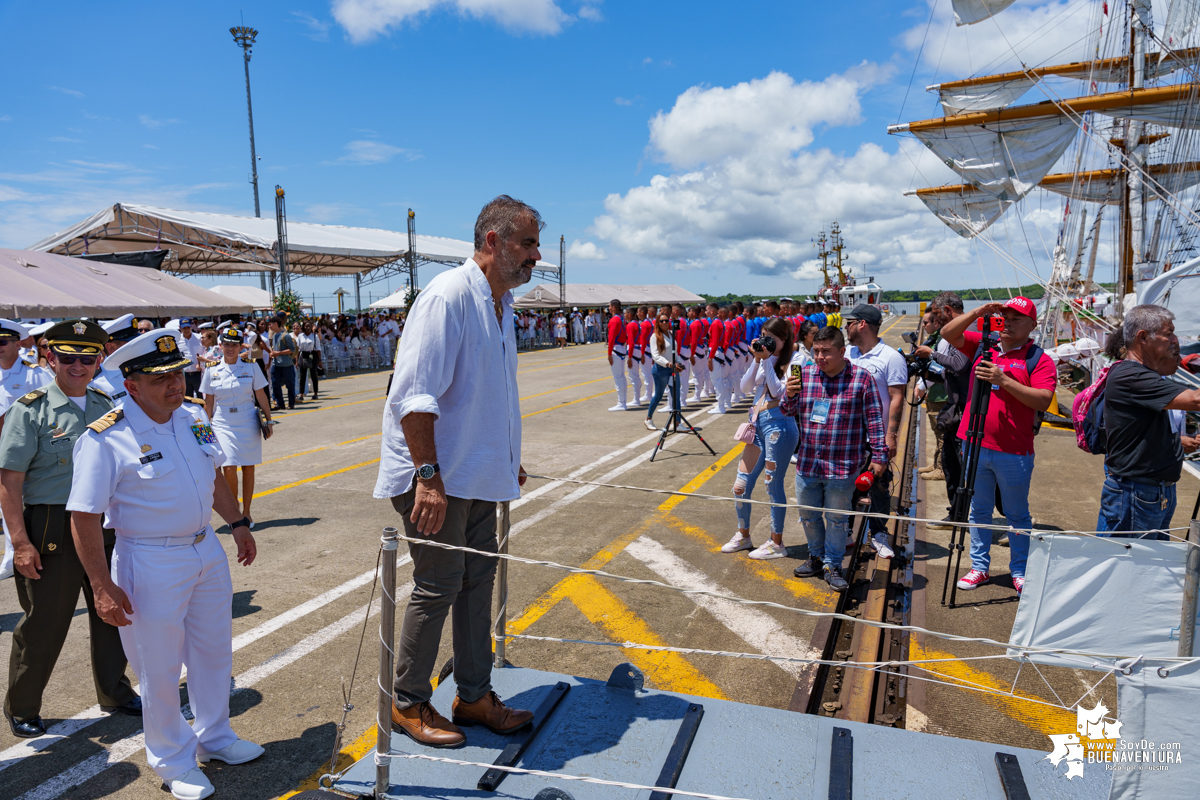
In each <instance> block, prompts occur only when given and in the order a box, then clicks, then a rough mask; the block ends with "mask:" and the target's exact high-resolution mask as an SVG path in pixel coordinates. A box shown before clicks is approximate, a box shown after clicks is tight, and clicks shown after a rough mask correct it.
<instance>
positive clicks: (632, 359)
mask: <svg viewBox="0 0 1200 800" xmlns="http://www.w3.org/2000/svg"><path fill="white" fill-rule="evenodd" d="M633 314H634V312H633V306H630V307H629V308H626V309H625V341H626V342H628V343H629V357H628V359H627V360H626V361H625V366H626V368H627V369H628V370H629V382H630V383H632V384H633V405H635V406H636V405H638V404H639V403H641V402H642V346H641V341H642V326H641V325H639V324H638V321H637V319H636V318H635V317H634V315H633Z"/></svg>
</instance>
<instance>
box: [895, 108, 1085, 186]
mask: <svg viewBox="0 0 1200 800" xmlns="http://www.w3.org/2000/svg"><path fill="white" fill-rule="evenodd" d="M1078 130H1079V129H1078V127H1076V125H1075V123H1074V122H1072V121H1070V120H1068V119H1066V118H1064V117H1050V118H1045V117H1041V118H1034V119H1021V120H1014V121H1011V122H997V123H989V124H988V125H987V127H982V126H979V125H969V126H964V127H947V128H934V129H930V130H916V131H913V135H914V136H916V137H917V138H918V139H920V140H921V142H923V143H924V144H925V146H926V147H928V148H929V149H930V150H932V151H933V152H934V153H935V154H937V157H938V158H940V159H941V160H942V161H943V162H945V164H946V165H947V166H948V167H950V169H952V170H954V171H955V172H956V173H957V174H958V175H960V176H961V177H962V179H963V180H964V181H966V182H967V183H971V184H974V185H976V186H978V187H980V188H981V189H984V190H985V191H987V192H988V193H990V194H992V195H993V196H994V197H996V198H997V199H1000V200H1014V201H1015V200H1019V199H1021V198H1022V197H1023V196H1024V195H1025V194H1026V193H1028V192H1029V190H1030V189H1032V188H1033V187H1034V186H1036V185H1037V183H1038V181H1040V180H1041V179H1042V178H1044V177H1046V175H1047V174H1048V173H1049V172H1050V169H1051V168H1052V167H1053V166H1054V163H1055V162H1056V161H1058V158H1059V156H1061V155H1062V154H1063V152H1064V151H1065V150H1066V149H1067V147H1068V146H1069V145H1070V144H1071V140H1072V139H1074V138H1075V133H1076V131H1078Z"/></svg>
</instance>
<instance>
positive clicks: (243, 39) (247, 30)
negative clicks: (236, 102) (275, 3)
mask: <svg viewBox="0 0 1200 800" xmlns="http://www.w3.org/2000/svg"><path fill="white" fill-rule="evenodd" d="M229 32H230V33H232V34H233V41H234V42H235V43H236V44H237V45H238V46H239V47H241V48H242V58H243V63H244V66H245V67H246V114H247V116H249V118H250V183H251V184H252V185H253V186H254V216H256V217H261V216H262V214H261V212H260V210H259V205H258V157H257V156H256V155H255V153H254V105H253V104H252V103H251V102H250V50H251V48H253V47H254V39H255V37H257V36H258V31H256V30H254V28H251V27H248V26H246V25H238V26H237V27H236V28H230V29H229ZM258 278H259V281H260V283H261V285H262V288H263V289H266V288H267V276H266V274H265V273H259V276H258ZM271 283H272V284H274V283H275V281H274V279H273V278H272V280H271Z"/></svg>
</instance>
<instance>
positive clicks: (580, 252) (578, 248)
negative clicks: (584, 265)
mask: <svg viewBox="0 0 1200 800" xmlns="http://www.w3.org/2000/svg"><path fill="white" fill-rule="evenodd" d="M606 258H608V254H607V253H605V252H604V251H603V250H602V249H600V248H599V247H597V246H596V243H595V242H581V241H579V240H578V239H576V240H575V241H573V242H571V246H570V247H568V248H567V261H568V262H570V261H571V260H572V259H578V260H580V261H603V260H604V259H606Z"/></svg>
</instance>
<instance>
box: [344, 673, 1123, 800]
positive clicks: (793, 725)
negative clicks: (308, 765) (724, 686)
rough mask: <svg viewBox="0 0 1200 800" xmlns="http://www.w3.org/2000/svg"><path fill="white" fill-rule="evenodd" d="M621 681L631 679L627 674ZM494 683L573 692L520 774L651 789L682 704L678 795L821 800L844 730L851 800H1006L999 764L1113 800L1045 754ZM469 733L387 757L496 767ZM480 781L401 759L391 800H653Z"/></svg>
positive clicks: (665, 698)
mask: <svg viewBox="0 0 1200 800" xmlns="http://www.w3.org/2000/svg"><path fill="white" fill-rule="evenodd" d="M621 669H622V668H620V667H618V670H617V671H618V672H620V671H621ZM614 675H617V673H614ZM622 677H624V678H626V679H628V678H629V675H628V672H626V673H625V674H624V675H623V676H622ZM492 681H493V685H494V688H495V690H496V692H497V693H498V694H499V695H500V697H501V698H503V699H504V701H505V702H506V703H509V704H511V705H515V706H517V707H519V708H534V707H535V706H536V705H537V704H538V702H539V701H540V700H541V699H542V698H543V697H544V696H545V695H546V693H547V692H549V690H550V689H551V688H552V687H553V686H554V685H555V684H556V683H557V682H558V681H563V682H565V683H567V684H569V685H570V686H571V689H570V691H568V692H567V694H566V697H564V698H563V700H562V701H561V702H560V703H559V705H558V706H557V707H556V708H555V709H554V711H553V712H552V713H551V714H550V718H549V719H548V720H547V721H546V723H545V725H544V727H543V728H542V729H541V730H540V731H539V732H538V734H537V736H536V737H535V738H534V740H533V742H532V743H531V744H530V745H529V749H528V750H527V751H526V752H525V754H524V756H523V757H522V758H521V759H520V761H518V762H517V764H516V765H515V766H518V767H522V768H525V769H538V770H547V771H557V772H562V773H565V774H569V775H579V776H588V777H594V778H602V779H605V780H617V781H623V782H627V783H637V784H642V785H645V786H653V785H655V784H656V781H657V779H658V777H659V773H660V771H661V770H662V766H663V763H664V762H665V761H666V759H667V755H668V752H669V751H670V749H671V746H672V743H673V741H674V739H675V735H676V732H677V731H678V729H679V726H680V722H681V721H682V720H683V717H684V714H685V712H686V710H687V708H688V706H689V704H691V703H699V704H701V705H703V707H704V717H703V719H702V721H701V722H700V727H699V732H698V733H697V735H696V738H695V740H694V742H693V744H692V748H691V752H690V754H689V755H688V757H687V761H686V763H685V764H684V767H683V771H682V773H681V775H680V778H679V781H678V783H677V784H676V786H677V788H679V789H686V790H691V791H696V792H705V793H708V794H716V795H724V796H727V797H736V798H751V799H752V800H827V799H828V798H829V797H830V796H831V795H830V791H829V782H830V772H831V768H830V751H831V742H832V739H833V735H834V728H844V729H849V730H850V732H851V736H852V738H853V769H852V775H853V777H852V788H853V797H855V798H872V800H874V799H876V798H895V799H896V800H899V799H900V798H911V799H912V800H941V799H942V798H945V799H946V800H950V798H955V799H956V800H957V799H958V798H970V800H1005V793H1004V789H1003V787H1002V785H1001V781H1000V777H999V774H998V772H997V768H996V765H995V756H996V753H997V752H998V751H999V752H1005V753H1010V754H1012V755H1014V756H1016V758H1017V761H1018V762H1019V764H1020V768H1021V771H1022V773H1023V775H1024V779H1025V783H1026V786H1027V787H1028V789H1029V794H1030V796H1031V797H1032V798H1036V799H1038V800H1042V799H1043V798H1054V799H1055V800H1104V799H1105V798H1107V797H1108V790H1109V773H1107V772H1105V771H1104V769H1103V767H1102V766H1099V765H1089V767H1088V768H1087V769H1085V771H1084V772H1085V774H1084V776H1083V778H1081V779H1080V778H1076V779H1074V780H1071V781H1068V780H1066V779H1065V778H1063V777H1062V776H1061V775H1060V774H1058V773H1060V772H1061V771H1062V770H1061V769H1059V770H1057V771H1056V770H1055V769H1054V768H1052V767H1051V766H1050V763H1049V762H1048V761H1042V760H1041V759H1043V757H1044V756H1045V755H1046V754H1045V753H1042V752H1038V751H1035V750H1022V749H1017V748H1010V747H1001V746H998V745H994V744H989V743H985V742H976V741H970V740H965V739H952V738H949V737H944V736H935V735H931V734H925V733H913V732H910V731H905V730H899V729H896V728H887V727H883V726H879V725H866V724H861V723H854V722H849V723H848V722H842V721H840V720H833V719H826V718H823V717H815V716H810V715H807V714H797V713H794V712H791V711H782V710H778V709H773V708H761V707H758V706H751V705H745V704H742V703H734V702H730V701H727V700H713V699H710V698H700V697H690V696H688V695H681V694H675V693H672V692H660V691H656V690H642V691H632V690H630V689H626V688H616V687H614V686H610V685H607V684H605V683H604V682H601V681H594V680H587V679H583V678H576V677H573V676H569V675H558V674H555V673H550V672H540V671H538V670H531V669H521V668H516V667H508V668H505V669H497V670H494V671H493V673H492ZM453 698H454V685H453V681H452V680H450V679H448V680H447V681H445V682H444V683H443V684H441V685H440V686H438V689H437V691H436V692H435V693H434V696H433V703H434V705H435V706H436V707H437V708H438V710H439V711H441V712H442V713H444V714H446V715H447V716H448V715H449V711H450V703H451V701H452V700H453ZM535 722H536V721H535ZM465 730H466V732H467V745H466V746H464V747H461V748H458V749H453V750H437V749H432V748H424V747H421V746H419V745H417V744H416V743H415V742H413V741H412V740H411V739H409V738H408V737H406V736H403V735H400V734H393V735H392V750H393V752H405V753H425V754H428V755H433V756H442V757H446V758H454V759H460V760H463V761H475V762H480V763H486V764H490V763H492V762H493V761H494V760H495V759H496V757H497V756H498V755H499V754H500V752H501V751H502V750H503V749H504V746H505V745H506V744H507V742H508V740H509V738H510V737H505V736H499V735H497V734H493V733H491V732H490V731H488V730H486V729H484V728H478V727H473V728H467V729H465ZM1039 762H1040V763H1039ZM483 772H484V770H483V769H482V768H479V767H465V766H460V765H456V764H445V763H437V762H431V761H422V760H415V759H395V760H393V762H392V766H391V784H392V785H391V789H390V791H389V792H388V794H387V797H389V798H395V800H401V798H404V799H405V800H407V798H470V797H501V798H525V799H527V800H532V798H534V797H535V795H537V794H538V793H539V792H540V791H541V790H543V789H546V788H547V787H555V788H557V789H560V790H564V791H566V792H569V793H570V796H572V797H574V798H575V800H602V799H603V800H613V799H614V798H621V799H622V800H624V799H626V798H627V799H628V800H634V799H635V798H636V799H637V800H647V798H649V797H650V792H648V791H639V790H633V789H624V788H617V787H612V786H600V785H596V784H587V783H582V782H580V781H567V780H561V779H559V780H556V779H553V778H546V777H541V776H534V775H519V774H512V775H509V776H508V777H506V778H505V779H504V781H503V782H502V783H501V784H500V786H499V787H498V789H497V791H495V792H485V791H480V790H479V789H477V788H476V784H477V782H478V781H479V778H480V777H481V776H482V774H483ZM374 786H375V764H374V755H373V754H372V755H368V756H367V757H366V758H364V759H362V760H361V761H359V762H358V763H357V764H355V765H354V766H353V767H351V768H350V770H349V771H348V772H347V773H346V775H345V776H344V777H343V778H342V780H340V781H339V782H337V783H336V784H334V787H333V788H334V789H335V790H336V791H339V792H343V793H347V794H351V795H363V796H370V795H371V794H372V792H373V791H374ZM676 796H677V797H678V795H676Z"/></svg>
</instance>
